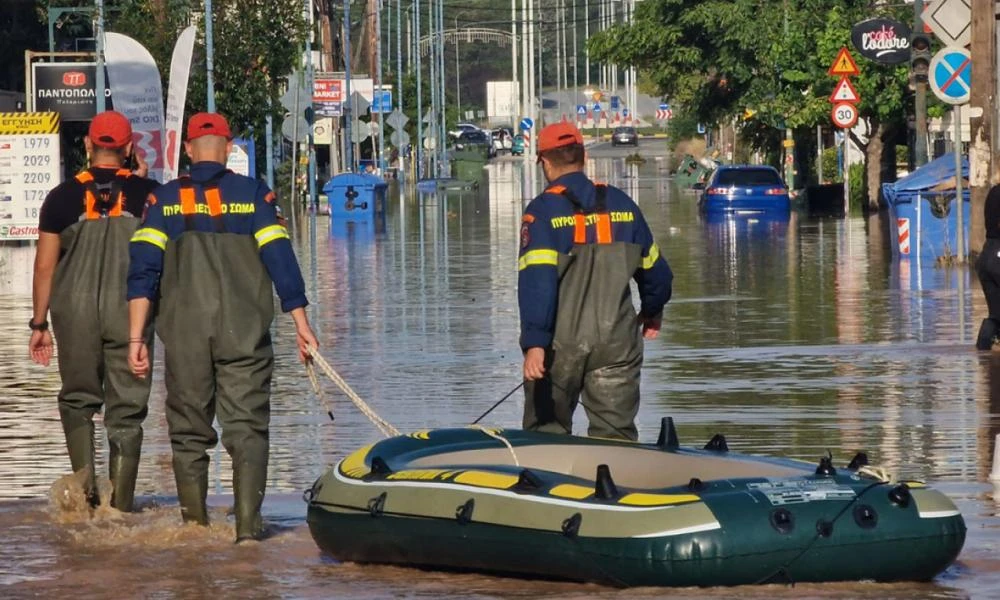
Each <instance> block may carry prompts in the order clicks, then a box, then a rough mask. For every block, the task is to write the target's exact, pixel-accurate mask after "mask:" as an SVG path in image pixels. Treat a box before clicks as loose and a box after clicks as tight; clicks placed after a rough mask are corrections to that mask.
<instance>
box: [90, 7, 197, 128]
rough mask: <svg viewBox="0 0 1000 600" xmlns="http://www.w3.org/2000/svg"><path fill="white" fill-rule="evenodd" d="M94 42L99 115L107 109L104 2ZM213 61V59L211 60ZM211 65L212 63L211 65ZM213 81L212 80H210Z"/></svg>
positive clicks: (98, 8)
mask: <svg viewBox="0 0 1000 600" xmlns="http://www.w3.org/2000/svg"><path fill="white" fill-rule="evenodd" d="M94 37H95V38H97V39H96V40H94V43H95V45H96V48H95V53H96V54H97V66H96V67H95V69H94V70H95V71H96V75H97V76H96V77H95V81H94V98H95V100H96V106H95V108H96V109H97V112H98V113H102V112H104V109H105V107H106V105H105V103H104V88H105V83H104V0H97V26H96V27H94ZM210 60H211V59H210ZM209 64H211V62H210V63H209ZM209 81H211V79H209Z"/></svg>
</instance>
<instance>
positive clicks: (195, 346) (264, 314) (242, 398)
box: [127, 113, 319, 542]
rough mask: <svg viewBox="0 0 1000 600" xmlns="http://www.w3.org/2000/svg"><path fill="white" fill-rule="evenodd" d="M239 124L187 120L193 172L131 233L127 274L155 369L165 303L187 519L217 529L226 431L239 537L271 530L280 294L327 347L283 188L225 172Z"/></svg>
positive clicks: (172, 413)
mask: <svg viewBox="0 0 1000 600" xmlns="http://www.w3.org/2000/svg"><path fill="white" fill-rule="evenodd" d="M232 137H233V136H232V132H231V130H230V128H229V123H227V122H226V119H225V118H224V117H223V116H222V115H219V114H215V113H198V114H196V115H194V116H192V117H191V119H190V120H189V121H188V127H187V141H186V142H185V148H186V150H187V153H188V155H189V156H190V157H191V172H190V175H187V176H184V177H181V178H179V179H175V180H174V181H171V182H168V183H166V184H164V185H163V187H161V188H160V189H158V190H157V191H156V192H155V193H154V194H153V196H152V197H151V198H150V202H149V206H148V209H147V211H146V215H145V218H144V219H143V223H142V226H141V228H140V229H139V230H138V231H136V233H135V236H133V237H132V244H131V247H130V248H129V255H130V257H131V260H132V262H131V267H130V268H129V274H128V292H127V296H128V300H129V324H130V327H131V331H132V334H133V338H135V339H136V340H138V342H137V343H135V344H133V345H131V347H130V349H129V366H130V368H131V369H132V372H133V373H134V374H135V375H136V376H138V377H145V376H148V374H149V371H150V368H151V362H152V361H151V359H150V358H149V354H148V348H147V344H145V343H143V341H142V339H141V336H140V334H141V332H142V328H143V326H144V325H145V323H146V320H147V318H148V316H149V314H150V307H151V303H152V301H153V300H155V299H156V298H157V297H158V298H159V310H158V312H157V317H156V331H157V333H158V334H159V336H160V339H161V340H163V348H164V351H165V357H164V362H165V364H166V385H167V401H166V412H167V428H168V430H169V433H170V442H171V448H172V450H173V467H174V478H175V479H176V481H177V497H178V501H179V502H180V505H181V516H182V517H183V519H184V520H185V521H190V522H194V523H199V524H202V525H207V524H208V511H207V508H206V496H207V494H208V466H209V457H208V453H207V451H208V450H209V449H210V448H212V447H214V446H215V444H216V442H217V435H216V432H215V429H214V428H213V426H212V421H213V419H214V417H215V416H216V415H218V418H219V424H220V425H221V426H222V445H223V446H225V448H226V451H227V452H229V455H230V456H231V457H232V459H233V495H234V496H235V499H234V504H235V506H234V513H235V516H236V541H237V542H242V541H244V540H255V539H260V538H261V537H262V536H263V535H264V523H263V520H262V519H261V512H260V509H261V504H262V503H263V501H264V491H265V488H266V484H267V462H268V454H269V448H268V428H269V424H270V410H271V405H270V398H271V396H270V390H271V373H272V371H273V369H274V354H273V351H272V349H271V334H270V331H271V323H272V321H273V320H274V300H273V295H274V293H273V292H272V291H271V287H272V285H273V287H274V288H275V289H276V290H277V292H278V297H279V298H280V300H281V309H282V310H283V311H284V312H287V313H290V314H291V317H292V320H293V321H294V323H295V333H296V340H297V342H298V347H299V358H300V359H301V360H302V361H303V362H305V361H306V360H307V359H308V357H309V350H310V348H316V347H317V346H318V345H319V344H318V342H317V341H316V336H315V334H313V331H312V328H311V327H310V326H309V320H308V318H307V317H306V312H305V307H306V306H307V305H308V300H307V299H306V293H305V284H304V282H303V280H302V273H301V271H300V270H299V264H298V261H297V260H296V258H295V253H294V252H293V250H292V244H291V240H290V239H289V236H288V231H287V230H286V229H285V227H284V224H283V223H282V221H281V220H280V219H279V216H280V215H279V212H278V208H277V206H278V205H277V201H276V200H275V196H274V192H272V191H271V190H270V189H268V187H267V185H266V184H264V183H263V182H261V181H258V180H256V179H251V178H249V177H244V176H242V175H237V174H236V173H233V172H232V171H230V170H229V169H227V168H226V159H227V157H228V156H229V152H230V150H231V149H232V146H233V142H232Z"/></svg>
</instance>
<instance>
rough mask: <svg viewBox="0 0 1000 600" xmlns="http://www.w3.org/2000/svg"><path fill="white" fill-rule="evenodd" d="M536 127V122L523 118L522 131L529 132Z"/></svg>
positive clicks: (529, 118)
mask: <svg viewBox="0 0 1000 600" xmlns="http://www.w3.org/2000/svg"><path fill="white" fill-rule="evenodd" d="M534 126H535V121H534V120H532V118H531V117H521V129H523V130H525V131H527V130H529V129H531V128H532V127H534Z"/></svg>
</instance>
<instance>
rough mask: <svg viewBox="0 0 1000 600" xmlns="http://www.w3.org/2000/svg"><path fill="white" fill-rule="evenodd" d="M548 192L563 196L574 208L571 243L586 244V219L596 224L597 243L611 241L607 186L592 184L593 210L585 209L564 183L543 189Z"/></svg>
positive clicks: (608, 242)
mask: <svg viewBox="0 0 1000 600" xmlns="http://www.w3.org/2000/svg"><path fill="white" fill-rule="evenodd" d="M545 191H546V192H547V193H550V194H558V195H560V196H563V197H564V198H566V199H567V200H569V201H570V203H571V204H572V205H573V208H574V214H573V219H574V228H573V243H574V244H586V243H587V224H588V221H589V222H591V223H595V224H596V225H597V243H598V244H610V243H611V242H612V237H611V216H610V215H609V214H608V206H607V196H608V186H606V185H605V184H603V183H598V184H595V185H594V192H595V194H596V196H595V198H594V208H593V210H590V211H586V210H584V208H583V205H582V204H580V201H579V200H578V199H577V198H576V196H575V195H574V194H573V192H571V191H569V188H567V187H566V186H564V185H554V186H551V187H549V188H547V189H546V190H545Z"/></svg>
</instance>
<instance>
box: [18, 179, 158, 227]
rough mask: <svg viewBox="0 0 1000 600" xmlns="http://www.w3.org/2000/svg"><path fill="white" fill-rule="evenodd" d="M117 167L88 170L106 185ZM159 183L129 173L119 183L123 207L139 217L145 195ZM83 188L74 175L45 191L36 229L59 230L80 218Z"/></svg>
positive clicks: (96, 181)
mask: <svg viewBox="0 0 1000 600" xmlns="http://www.w3.org/2000/svg"><path fill="white" fill-rule="evenodd" d="M117 170H118V169H115V168H104V167H95V168H92V169H90V173H91V174H92V175H93V176H94V183H97V184H107V183H111V182H112V181H113V180H114V178H115V172H116V171H117ZM159 185H160V184H159V183H158V182H156V181H154V180H152V179H146V178H145V177H138V176H136V175H132V176H131V177H129V178H128V179H126V180H125V184H124V185H123V186H122V194H123V195H124V196H125V205H124V207H123V208H124V210H126V211H128V212H129V213H131V214H132V215H133V216H134V217H136V218H138V217H141V216H142V209H143V207H144V206H145V205H146V198H147V197H148V196H149V194H150V193H151V192H152V191H153V190H155V189H156V188H157V187H159ZM85 192H86V188H85V187H84V185H83V184H82V183H80V182H79V181H77V180H76V177H73V178H71V179H67V180H66V181H64V182H62V183H60V184H59V185H57V186H56V187H54V188H53V189H52V191H51V192H49V194H48V196H46V197H45V201H44V202H42V210H41V213H40V214H39V218H38V229H39V230H40V231H44V232H45V233H56V234H58V233H62V232H63V230H64V229H66V228H67V227H69V226H70V225H72V224H73V223H76V222H77V221H79V220H80V216H81V215H82V214H83V209H84V206H83V201H84V193H85Z"/></svg>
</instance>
